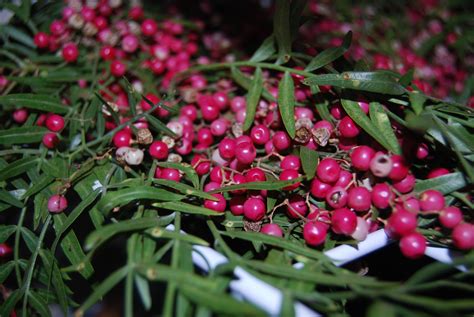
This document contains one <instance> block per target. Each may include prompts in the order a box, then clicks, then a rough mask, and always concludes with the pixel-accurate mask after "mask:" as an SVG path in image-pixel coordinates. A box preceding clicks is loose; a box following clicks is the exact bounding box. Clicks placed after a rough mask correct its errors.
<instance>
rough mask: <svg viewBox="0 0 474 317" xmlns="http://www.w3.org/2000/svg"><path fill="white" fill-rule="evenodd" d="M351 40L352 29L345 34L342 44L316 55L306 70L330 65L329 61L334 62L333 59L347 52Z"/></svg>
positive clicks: (310, 70)
mask: <svg viewBox="0 0 474 317" xmlns="http://www.w3.org/2000/svg"><path fill="white" fill-rule="evenodd" d="M351 41H352V31H349V32H347V34H346V35H345V36H344V40H343V41H342V44H341V46H338V47H331V48H328V49H325V50H324V51H322V52H321V53H319V54H318V55H316V56H315V57H314V58H313V59H312V60H311V62H309V64H308V66H306V68H305V71H308V72H312V71H314V70H317V69H319V68H321V67H323V66H326V65H328V64H329V63H332V62H333V61H335V60H336V59H338V58H339V57H341V56H342V55H344V53H345V52H347V50H348V49H349V47H350V46H351Z"/></svg>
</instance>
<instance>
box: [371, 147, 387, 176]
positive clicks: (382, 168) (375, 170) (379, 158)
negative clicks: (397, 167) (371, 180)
mask: <svg viewBox="0 0 474 317" xmlns="http://www.w3.org/2000/svg"><path fill="white" fill-rule="evenodd" d="M392 164H393V163H392V159H391V158H390V157H389V156H388V155H387V154H384V153H381V152H378V153H376V154H375V156H374V158H373V159H372V160H371V161H370V171H371V172H372V174H374V176H376V177H387V176H388V175H389V174H390V172H391V171H392Z"/></svg>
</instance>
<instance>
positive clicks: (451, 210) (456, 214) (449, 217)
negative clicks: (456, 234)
mask: <svg viewBox="0 0 474 317" xmlns="http://www.w3.org/2000/svg"><path fill="white" fill-rule="evenodd" d="M462 218H463V215H462V212H461V210H460V209H459V208H458V207H455V206H448V207H446V208H444V210H443V211H441V213H440V214H439V218H438V219H439V222H440V223H441V225H442V226H443V227H445V228H448V229H452V228H454V227H456V226H457V225H458V224H459V223H460V222H461V221H462Z"/></svg>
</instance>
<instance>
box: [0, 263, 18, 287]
mask: <svg viewBox="0 0 474 317" xmlns="http://www.w3.org/2000/svg"><path fill="white" fill-rule="evenodd" d="M14 267H15V262H14V261H10V262H7V263H5V264H2V265H0V283H3V282H4V281H5V280H6V279H7V277H8V276H9V275H10V273H11V272H12V271H13V268H14Z"/></svg>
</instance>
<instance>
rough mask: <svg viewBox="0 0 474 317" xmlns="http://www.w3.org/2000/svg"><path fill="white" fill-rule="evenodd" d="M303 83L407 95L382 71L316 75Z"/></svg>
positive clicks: (393, 79) (394, 79) (394, 80)
mask: <svg viewBox="0 0 474 317" xmlns="http://www.w3.org/2000/svg"><path fill="white" fill-rule="evenodd" d="M303 83H304V84H306V85H309V86H312V85H318V86H321V85H330V86H334V87H339V88H346V89H353V90H361V91H368V92H375V93H380V94H389V95H401V94H403V93H405V89H404V88H403V86H401V85H400V84H399V83H398V82H397V80H396V78H395V77H393V76H390V75H389V74H387V73H386V72H380V71H379V72H344V73H341V74H324V75H314V76H311V77H308V78H306V79H305V80H304V81H303Z"/></svg>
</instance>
